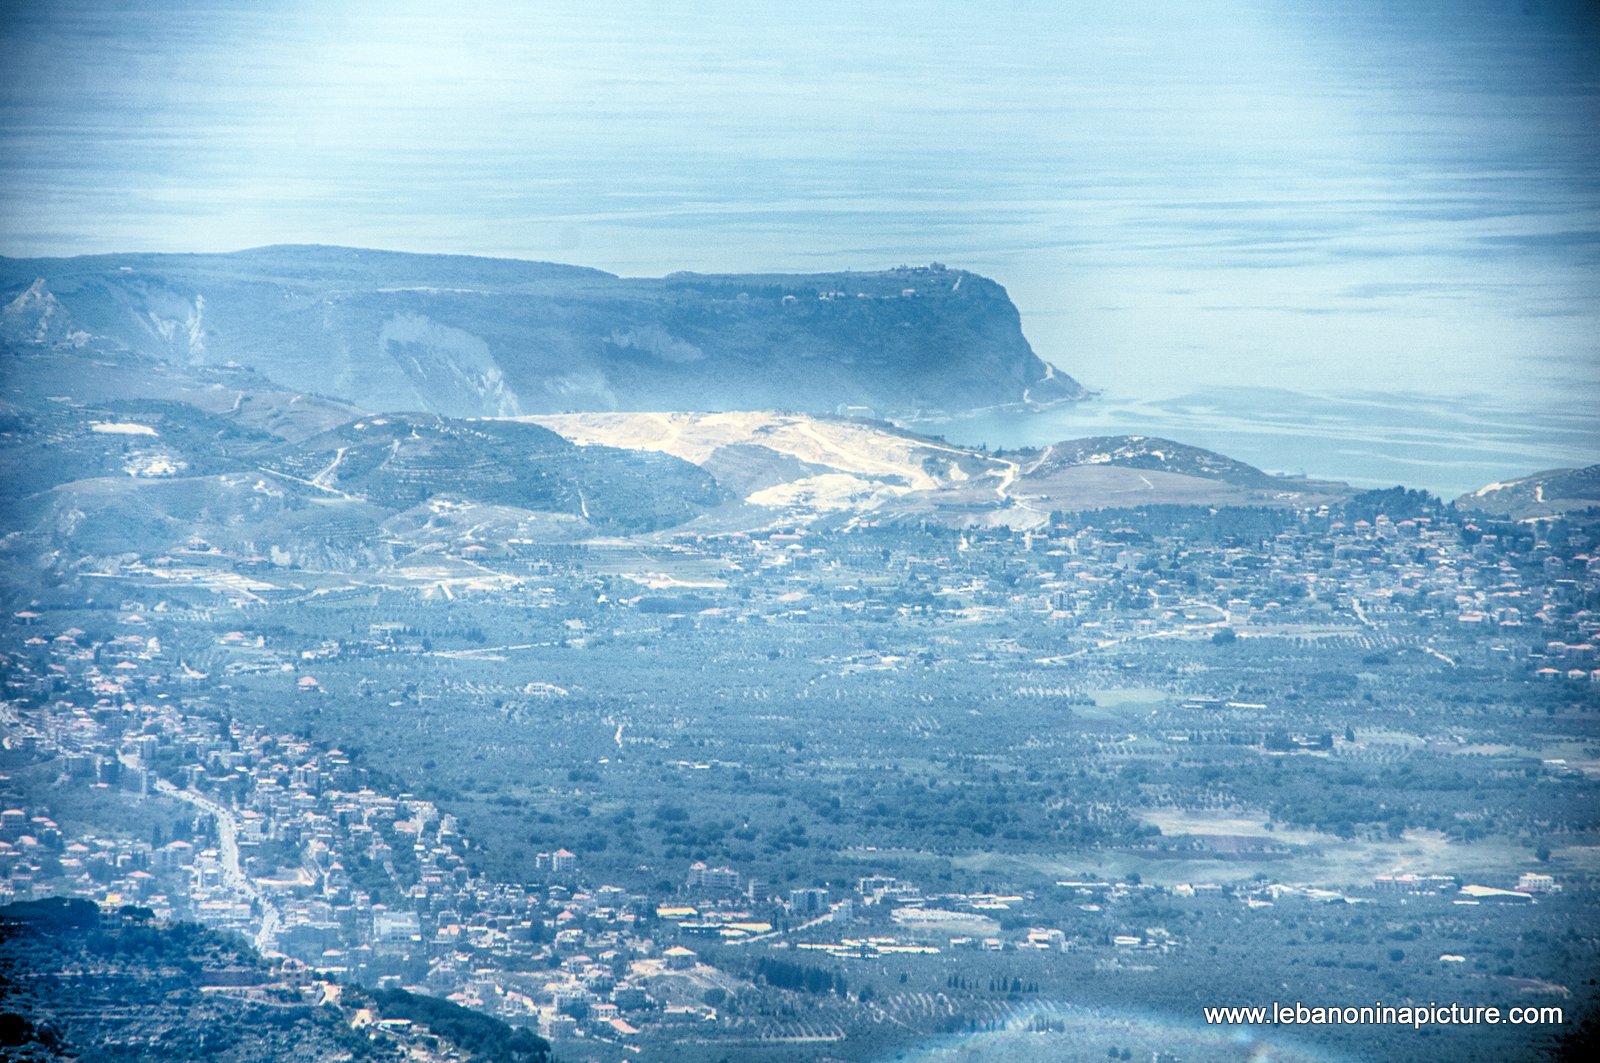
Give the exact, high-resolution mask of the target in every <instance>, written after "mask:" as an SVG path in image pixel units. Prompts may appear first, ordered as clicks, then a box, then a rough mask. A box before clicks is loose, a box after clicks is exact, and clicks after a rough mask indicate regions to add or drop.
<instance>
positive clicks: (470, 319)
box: [0, 247, 1084, 416]
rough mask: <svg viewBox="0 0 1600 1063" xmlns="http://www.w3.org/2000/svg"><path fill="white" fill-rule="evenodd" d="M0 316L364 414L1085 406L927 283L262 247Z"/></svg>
mask: <svg viewBox="0 0 1600 1063" xmlns="http://www.w3.org/2000/svg"><path fill="white" fill-rule="evenodd" d="M16 300H21V302H20V303H15V301H16ZM0 302H4V303H14V304H15V305H16V307H17V311H18V313H17V314H16V315H13V316H16V317H18V320H17V321H15V322H12V323H11V324H13V325H15V326H16V327H15V328H13V329H10V330H9V331H12V332H17V333H19V335H18V336H16V337H15V338H17V339H24V338H25V339H26V340H33V339H34V337H35V335H37V336H38V338H39V339H40V340H43V339H46V338H49V337H52V336H54V335H55V334H56V333H63V334H65V333H66V332H67V326H66V325H64V324H63V323H64V322H69V321H70V323H71V325H70V330H71V332H72V333H73V334H75V335H94V336H100V337H105V338H107V339H110V340H112V341H114V342H117V343H120V344H124V345H126V346H127V347H129V348H131V349H132V350H134V351H137V352H140V353H144V354H148V355H154V356H157V357H160V358H162V359H165V360H168V361H174V362H179V363H182V364H186V365H206V364H223V363H228V362H238V363H242V364H244V365H249V366H252V367H254V368H255V369H257V370H259V371H260V372H262V373H264V374H266V375H267V376H269V377H271V378H272V379H274V380H276V381H278V382H279V383H281V384H283V385H286V386H288V387H291V388H296V389H304V390H307V391H314V392H317V393H320V394H323V395H328V396H331V397H335V398H339V399H343V400H346V401H348V402H352V403H355V404H357V405H359V406H361V407H364V408H367V409H375V410H397V409H411V410H426V411H430V412H435V413H441V414H446V415H450V416H480V415H487V416H507V415H517V414H531V413H550V412H560V411H565V410H650V409H655V410H659V409H683V410H690V409H695V410H706V409H724V410H728V409H749V408H757V407H773V406H779V407H784V408H789V409H801V410H811V411H822V412H833V411H835V410H837V409H839V408H840V407H846V406H849V407H866V408H869V409H871V410H872V411H874V412H876V413H879V414H904V413H911V412H915V411H919V410H921V411H935V410H937V411H949V412H955V411H962V410H970V409H974V408H979V407H986V406H995V405H1004V404H1010V403H1019V404H1021V403H1033V404H1049V403H1054V402H1061V401H1068V400H1072V399H1076V398H1080V397H1082V396H1083V394H1084V392H1083V389H1082V388H1081V387H1080V386H1079V385H1078V384H1077V382H1076V381H1074V380H1072V378H1071V377H1068V376H1066V375H1065V374H1063V373H1060V372H1057V371H1055V370H1054V369H1053V368H1052V367H1051V366H1049V365H1047V364H1046V363H1045V362H1043V361H1042V360H1040V359H1039V358H1038V356H1037V355H1035V354H1034V353H1033V351H1032V349H1031V348H1030V347H1029V346H1028V342H1027V340H1026V339H1025V338H1024V337H1023V334H1022V328H1021V321H1020V319H1019V316H1018V314H1017V310H1016V308H1015V307H1014V306H1013V305H1012V303H1011V301H1010V299H1009V297H1007V295H1006V293H1005V290H1004V289H1003V288H1002V287H1000V285H998V284H996V283H994V282H993V281H991V280H988V279H986V278H984V277H980V276H977V275H975V274H971V273H965V272H962V271H959V270H947V269H944V268H942V267H932V268H902V269H895V270H889V271H885V272H880V273H839V274H817V275H776V274H774V275H750V276H710V275H696V274H673V275H671V276H668V277H664V278H659V279H649V278H622V277H616V276H612V275H610V274H607V273H602V272H599V271H597V270H590V269H583V268H579V267H574V266H561V265H552V264H548V263H537V262H517V261H509V260H498V259H480V258H467V257H462V256H447V255H409V254H399V253H394V252H382V251H363V250H355V249H349V248H327V247H272V248H261V249H257V250H253V251H243V252H238V253H235V254H226V255H105V256H92V257H86V258H75V259H33V260H20V259H11V260H0ZM39 307H46V308H48V309H49V314H48V315H44V314H43V313H42V312H41V313H37V314H36V313H34V312H33V311H34V310H36V309H37V308H39ZM24 311H27V312H26V313H24ZM23 317H26V318H27V320H26V321H23V320H21V318H23ZM35 317H39V318H41V320H40V321H37V322H36V321H35V320H34V318H35ZM45 317H48V319H49V321H48V328H47V330H46V332H47V333H48V336H47V335H46V333H41V332H40V331H39V329H40V328H41V327H44V325H45V322H44V321H43V318H45ZM22 332H26V333H27V334H28V335H27V336H26V337H23V336H22V335H20V333H22Z"/></svg>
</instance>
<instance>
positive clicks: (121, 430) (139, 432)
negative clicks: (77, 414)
mask: <svg viewBox="0 0 1600 1063" xmlns="http://www.w3.org/2000/svg"><path fill="white" fill-rule="evenodd" d="M89 431H91V432H100V433H102V434H104V435H112V436H153V435H156V434H157V433H156V430H155V429H154V428H151V427H150V426H149V425H147V424H137V423H135V422H133V421H90V422H89Z"/></svg>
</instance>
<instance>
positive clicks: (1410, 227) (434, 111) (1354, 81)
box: [0, 0, 1600, 482]
mask: <svg viewBox="0 0 1600 1063" xmlns="http://www.w3.org/2000/svg"><path fill="white" fill-rule="evenodd" d="M3 10H4V14H3V16H0V27H3V28H0V71H3V73H0V87H3V97H0V253H4V254H7V255H13V256H16V255H47V254H48V255H62V254H78V253H86V252H96V251H126V250H174V251H185V250H228V249H235V248H241V247H247V246H253V245H260V244H267V243H285V242H308V243H339V244H352V245H361V246H374V247H387V248H396V249H403V250H416V251H452V252H469V253H478V254H491V255H507V256H517V257H527V258H539V259H551V260H556V261H566V262H573V263H578V264H583V265H591V266H598V267H600V268H603V269H608V270H612V271H615V272H620V273H627V274H662V273H667V272H671V271H674V270H679V269H691V270H701V271H746V270H766V269H792V270H820V269H835V268H855V269H874V268H880V267H884V266H892V265H895V264H897V263H901V262H926V261H929V260H933V259H938V260H941V261H944V262H946V263H949V264H951V265H957V266H961V267H965V268H969V269H974V270H977V271H980V272H983V273H986V274H988V275H991V276H993V277H995V278H996V279H998V280H999V281H1001V282H1002V283H1003V284H1005V285H1006V286H1007V287H1008V289H1009V290H1010V291H1011V293H1012V296H1013V298H1014V299H1015V301H1016V303H1017V304H1018V306H1019V308H1020V310H1021V312H1022V315H1023V325H1024V330H1025V331H1026V333H1027V334H1028V336H1029V338H1030V339H1031V340H1032V342H1033V344H1034V346H1035V348H1036V349H1037V350H1038V351H1039V353H1040V354H1041V355H1042V356H1043V357H1045V358H1046V359H1048V360H1050V361H1052V362H1054V363H1056V364H1057V365H1059V366H1061V367H1062V368H1063V369H1065V370H1067V371H1068V372H1070V373H1072V374H1073V375H1075V376H1077V377H1078V378H1079V379H1080V380H1082V381H1083V382H1084V383H1086V384H1087V385H1089V386H1090V387H1094V388H1099V389H1102V390H1103V391H1105V392H1106V393H1107V396H1108V398H1110V399H1127V400H1140V401H1148V400H1157V399H1163V398H1170V397H1175V396H1180V395H1184V394H1187V393H1190V392H1193V391H1195V390H1197V389H1201V388H1218V387H1220V388H1225V389H1226V388H1234V387H1241V388H1245V387H1247V388H1256V389H1283V390H1288V391H1293V392H1298V393H1302V394H1314V395H1320V396H1327V395H1348V394H1355V393H1366V394H1372V393H1377V394H1388V395H1394V394H1404V395H1408V396H1416V397H1417V401H1418V402H1421V403H1429V402H1438V401H1441V400H1447V401H1448V402H1449V403H1451V404H1453V408H1455V409H1456V410H1462V409H1472V408H1473V404H1474V403H1477V402H1482V401H1488V400H1492V404H1493V407H1494V409H1495V410H1497V411H1499V413H1500V414H1504V413H1505V412H1506V411H1507V410H1510V411H1512V413H1511V415H1512V416H1514V417H1518V418H1528V419H1534V420H1536V419H1537V418H1538V417H1540V416H1542V413H1543V412H1544V411H1549V410H1559V411H1563V413H1564V416H1565V418H1566V419H1565V420H1564V421H1563V424H1564V425H1565V428H1564V429H1563V431H1565V432H1566V435H1565V436H1564V437H1563V438H1564V439H1565V440H1566V442H1565V443H1562V444H1561V445H1560V446H1555V445H1554V444H1552V445H1551V446H1549V447H1545V449H1543V450H1541V449H1539V446H1535V447H1534V448H1533V452H1530V453H1527V454H1525V455H1518V456H1517V460H1515V461H1511V462H1510V465H1511V466H1512V467H1511V468H1508V469H1506V472H1507V473H1510V472H1513V471H1517V470H1518V469H1522V470H1524V471H1531V468H1529V466H1531V467H1538V466H1539V465H1540V463H1541V462H1543V461H1545V459H1546V458H1548V459H1550V460H1551V461H1554V460H1555V459H1556V458H1558V457H1562V455H1564V454H1566V450H1562V449H1561V448H1562V447H1566V448H1567V449H1569V450H1578V451H1581V450H1584V449H1588V450H1589V451H1591V452H1593V453H1594V454H1595V456H1596V457H1600V435H1597V433H1596V432H1595V431H1594V430H1593V427H1592V426H1593V424H1594V422H1593V420H1589V421H1588V422H1587V423H1588V424H1589V425H1590V426H1591V427H1590V430H1589V431H1587V432H1583V431H1582V430H1581V429H1580V432H1579V436H1578V437H1577V440H1576V443H1574V437H1573V436H1572V431H1571V429H1572V421H1571V417H1572V414H1573V411H1583V410H1592V409H1600V339H1597V337H1600V281H1597V279H1596V278H1597V276H1600V272H1597V266H1600V138H1597V136H1596V134H1595V128H1596V127H1597V125H1600V123H1597V121H1596V120H1597V118H1600V106H1597V100H1600V23H1597V19H1596V17H1595V15H1594V14H1593V12H1594V10H1595V9H1594V6H1593V5H1592V4H1588V3H1583V2H1572V3H1545V2H1539V0H1529V2H1486V0H1463V2H1451V3H1443V2H1441V3H1404V2H1388V3H1376V2H1369V0H1354V2H1351V3H1339V4H1327V3H1323V2H1320V0H1316V2H1312V0H1281V2H1266V0H1261V2H1249V0H1218V2H1210V3H1150V2H1140V0H1131V2H1130V0H1116V2H1109V0H1108V2H1104V3H1065V2H1064V3H994V4H959V5H958V4H953V3H951V4H935V3H880V4H869V5H863V4H857V3H836V2H831V0H828V2H817V3H809V4H804V5H768V4H753V3H752V4H737V3H723V2H716V0H708V2H705V3H701V4H698V5H692V6H691V5H671V6H669V5H662V4H656V3H639V4H604V3H593V2H585V3H581V4H579V3H566V2H552V3H541V4H538V5H520V4H516V5H514V4H506V5H496V4H486V3H474V2H459V3H452V4H448V5H445V4H438V3H427V4H423V3H405V2H400V3H391V4H385V5H381V6H373V5H367V4H353V3H339V2H319V3H315V4H312V3H271V4H249V5H224V4H216V3H199V2H193V0H174V2H170V3H162V4H128V3H125V2H111V0H88V2H83V3H73V4H52V5H23V4H7V5H5V8H4V9H3ZM1257 394H1262V393H1257ZM1239 401H1240V402H1244V403H1245V406H1244V407H1242V408H1235V409H1233V410H1231V411H1229V412H1230V413H1231V414H1233V415H1240V416H1245V417H1248V416H1249V415H1250V411H1249V408H1248V403H1249V401H1254V400H1249V399H1248V398H1247V397H1245V395H1244V393H1239ZM1408 401H1409V400H1408ZM1386 408H1387V407H1386ZM1396 416H1399V417H1400V419H1401V420H1402V421H1403V420H1404V414H1403V412H1402V413H1401V414H1399V415H1396ZM1469 420H1470V419H1469ZM1001 434H1004V433H1001ZM1239 456H1241V457H1245V458H1247V459H1250V458H1252V457H1254V460H1257V461H1258V462H1259V461H1260V460H1261V458H1260V456H1259V455H1256V456H1252V455H1250V454H1248V453H1246V454H1241V455H1239ZM1444 460H1445V461H1446V462H1447V463H1448V456H1446V458H1445V459H1444ZM1563 460H1568V459H1566V458H1563ZM1590 460H1594V459H1593V458H1591V459H1590ZM1267 464H1269V465H1270V463H1267ZM1312 471H1315V472H1320V473H1328V474H1336V473H1337V472H1338V471H1339V470H1338V469H1335V468H1320V469H1315V470H1312ZM1423 482H1429V481H1427V480H1426V478H1424V480H1423Z"/></svg>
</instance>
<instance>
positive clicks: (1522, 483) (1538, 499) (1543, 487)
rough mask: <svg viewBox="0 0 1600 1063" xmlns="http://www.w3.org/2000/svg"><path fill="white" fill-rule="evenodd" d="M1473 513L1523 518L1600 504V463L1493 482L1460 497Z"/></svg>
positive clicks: (1457, 500)
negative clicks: (1581, 467)
mask: <svg viewBox="0 0 1600 1063" xmlns="http://www.w3.org/2000/svg"><path fill="white" fill-rule="evenodd" d="M1456 505H1457V506H1459V507H1460V508H1462V509H1464V510H1467V511H1468V512H1472V513H1484V514H1487V515H1489V516H1495V517H1510V518H1513V519H1516V520H1522V519H1526V518H1530V517H1552V516H1556V515H1558V514H1561V513H1570V512H1576V511H1579V510H1586V509H1596V508H1600V465H1590V466H1588V467H1587V468H1583V469H1551V470H1548V471H1546V472H1540V473H1534V474H1533V475H1532V476H1524V477H1521V478H1520V479H1516V480H1507V481H1504V482H1503V483H1492V484H1489V485H1488V486H1486V487H1480V488H1479V489H1478V490H1476V491H1473V492H1471V493H1470V494H1465V495H1462V496H1461V497H1460V498H1458V499H1456Z"/></svg>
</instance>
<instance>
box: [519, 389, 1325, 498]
mask: <svg viewBox="0 0 1600 1063" xmlns="http://www.w3.org/2000/svg"><path fill="white" fill-rule="evenodd" d="M528 420H531V421H534V422H536V423H538V424H542V425H544V426H545V427H547V428H550V429H552V430H553V431H555V432H558V433H560V434H561V435H563V436H566V437H567V438H569V439H571V440H573V441H574V442H576V443H579V444H583V445H585V446H592V445H603V446H609V447H626V448H630V449H641V450H655V451H660V452H662V453H666V454H670V455H673V456H675V457H678V458H682V459H683V460H685V461H689V462H693V463H695V464H696V465H699V466H700V467H701V468H703V469H705V470H706V471H708V472H710V473H711V474H712V475H714V476H716V477H717V479H718V481H719V482H720V483H721V484H722V485H723V486H724V488H726V489H728V490H729V491H730V492H732V493H734V494H736V495H738V496H740V498H741V500H742V507H743V510H744V512H742V513H740V514H734V513H730V512H729V511H728V510H726V509H724V510H723V511H721V512H719V513H717V514H715V515H714V516H713V517H707V518H702V521H703V522H710V523H713V524H715V525H716V526H719V527H729V526H736V525H737V524H738V523H739V522H740V521H744V522H750V521H755V522H757V523H759V522H760V521H761V520H763V519H774V518H781V519H788V520H794V519H801V520H817V519H821V520H845V521H849V520H858V519H872V520H919V521H920V520H933V521H935V522H938V523H943V524H948V525H954V526H968V525H979V526H989V525H1001V524H1004V525H1009V526H1011V527H1036V526H1039V525H1040V524H1043V523H1044V522H1045V521H1046V520H1047V519H1048V517H1049V514H1050V513H1051V512H1053V511H1058V510H1092V509H1102V508H1114V507H1122V506H1138V505H1160V504H1187V505H1268V506H1279V505H1305V504H1319V503H1321V502H1325V501H1335V500H1338V499H1342V498H1344V497H1346V496H1348V495H1349V493H1350V492H1349V489H1348V488H1346V487H1345V486H1344V485H1342V484H1331V483H1322V482H1318V481H1310V480H1300V479H1294V478H1280V477H1273V476H1269V475H1268V474H1266V473H1264V472H1262V471H1261V470H1260V469H1256V468H1254V467H1252V466H1249V465H1246V464H1244V463H1242V462H1238V461H1234V460H1233V459H1231V458H1226V457H1224V456H1222V455H1220V454H1214V453H1212V452H1210V451H1206V450H1200V449H1199V448H1196V447H1190V446H1186V445H1184V444H1181V443H1174V442H1172V441H1171V440H1163V439H1153V438H1149V437H1144V436H1115V437H1096V438H1090V439H1079V440H1069V441H1066V442H1062V443H1057V444H1053V445H1051V446H1049V447H1045V448H1043V449H1038V450H1022V451H1015V452H1006V453H1004V454H999V453H989V452H988V451H985V450H982V449H979V448H973V447H963V446H958V445H954V444H950V443H946V442H944V441H943V440H940V439H935V438H932V437H928V436H920V435H916V434H914V433H911V432H907V431H905V430H903V429H900V428H897V427H895V426H893V425H889V424H885V423H882V422H876V421H869V420H864V419H859V418H842V417H811V416H807V415H803V414H792V413H778V412H772V411H746V412H740V413H584V414H564V415H555V416H541V417H534V418H529V419H528ZM752 511H760V512H752ZM761 514H766V516H762V515H761Z"/></svg>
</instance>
